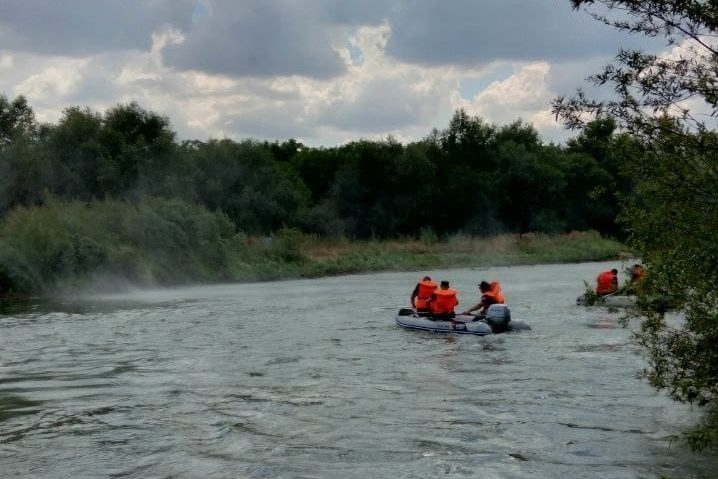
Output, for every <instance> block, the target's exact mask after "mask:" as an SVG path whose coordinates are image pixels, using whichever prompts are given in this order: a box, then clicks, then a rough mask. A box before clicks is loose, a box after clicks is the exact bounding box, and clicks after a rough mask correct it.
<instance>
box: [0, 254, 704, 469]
mask: <svg viewBox="0 0 718 479" xmlns="http://www.w3.org/2000/svg"><path fill="white" fill-rule="evenodd" d="M613 266H619V265H618V264H613V263H583V264H571V265H541V266H525V267H510V268H491V269H483V270H468V269H464V270H448V271H430V272H428V273H429V274H431V275H432V277H434V279H437V280H441V279H448V280H450V281H451V282H452V286H454V287H456V288H457V289H459V292H460V295H459V300H460V301H461V305H460V307H459V309H461V308H462V307H464V306H468V305H470V304H471V303H473V302H475V301H476V299H477V293H476V283H477V282H479V281H480V280H482V279H487V280H499V281H501V283H502V286H503V290H504V293H505V294H506V297H507V303H508V304H509V306H510V307H511V311H512V316H513V317H514V319H520V320H523V321H525V322H527V323H529V324H530V325H531V326H532V327H533V330H532V331H524V332H520V333H511V334H502V335H495V336H486V337H476V336H454V335H441V334H433V333H425V332H417V331H410V330H404V329H401V328H398V327H396V326H395V325H394V313H395V311H396V309H397V307H398V306H400V305H405V304H407V303H408V299H409V295H410V292H411V290H412V288H413V286H414V284H415V283H416V281H417V279H418V278H419V275H420V273H382V274H367V275H353V276H346V277H335V278H323V279H317V280H298V281H282V282H273V283H254V284H232V285H218V286H202V287H191V288H180V289H169V290H157V291H151V290H146V291H145V290H143V291H135V292H131V293H122V294H110V295H101V296H87V297H83V298H74V299H71V300H70V299H68V300H66V301H64V302H63V301H58V302H55V303H43V304H35V305H31V306H26V307H25V308H24V309H22V310H13V308H9V309H8V308H6V309H5V310H4V312H3V314H2V315H0V476H2V477H7V478H11V477H12V478H34V479H37V478H52V479H58V478H94V477H113V478H120V477H121V478H150V477H152V478H155V477H156V478H379V477H382V478H383V477H386V478H424V477H426V478H429V477H432V478H433V477H447V478H453V477H482V478H562V477H566V478H568V477H570V478H656V479H657V478H659V477H661V476H662V475H663V476H666V477H671V478H708V477H714V471H716V470H718V460H716V459H713V458H711V457H710V456H706V455H699V454H693V453H691V452H689V451H687V450H686V448H685V447H684V446H682V445H681V444H678V443H674V444H671V443H670V441H669V440H668V438H669V437H670V436H671V435H674V434H677V433H679V432H680V431H681V430H682V429H683V428H686V427H689V426H690V425H692V424H694V423H695V422H696V421H697V420H698V419H699V418H700V416H699V413H698V411H693V410H691V409H690V408H689V407H687V406H684V405H680V404H677V403H674V402H672V401H670V400H669V399H667V398H666V397H665V395H663V394H660V393H657V392H655V391H654V390H653V389H652V388H651V387H650V386H648V385H647V384H646V383H645V381H643V380H641V379H638V378H637V377H636V373H637V371H638V370H639V369H640V368H642V367H644V366H645V363H644V361H643V360H642V358H641V355H640V352H639V351H638V350H637V349H636V347H635V345H633V344H632V342H631V330H632V329H635V327H636V323H635V322H633V323H631V324H630V325H629V327H628V328H623V327H621V325H620V324H619V322H618V321H619V318H620V317H621V314H622V313H621V312H615V311H613V312H612V311H608V310H607V309H606V308H583V307H578V306H576V305H575V299H576V297H577V296H578V295H579V294H580V293H581V292H582V289H583V283H582V282H583V280H584V279H586V280H588V279H591V278H593V277H595V275H596V273H597V272H598V271H599V270H601V269H605V268H607V267H613ZM633 321H635V320H633Z"/></svg>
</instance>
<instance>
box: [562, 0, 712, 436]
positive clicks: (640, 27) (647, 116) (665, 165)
mask: <svg viewBox="0 0 718 479" xmlns="http://www.w3.org/2000/svg"><path fill="white" fill-rule="evenodd" d="M571 3H572V4H573V6H574V8H577V9H578V8H588V9H590V10H592V11H593V15H594V17H595V18H596V19H597V20H598V21H602V22H605V23H607V24H610V25H613V26H614V27H615V28H617V29H619V30H623V31H627V32H630V33H633V34H636V35H645V36H648V37H656V38H663V39H665V44H666V49H665V53H663V54H649V53H646V52H642V51H629V50H621V51H620V52H619V53H618V54H617V56H616V58H615V61H614V62H613V63H612V64H610V65H608V66H606V67H605V68H604V69H603V71H601V72H599V73H597V74H596V75H594V76H592V77H590V78H589V81H590V82H592V83H593V84H594V86H596V87H598V88H610V89H612V90H613V92H612V95H608V96H607V97H608V98H609V99H608V100H596V99H593V98H591V97H590V96H589V95H587V94H586V93H585V92H583V91H581V90H579V91H577V92H576V94H575V95H573V96H572V97H561V98H557V99H556V100H555V101H554V104H553V109H554V113H555V114H556V115H557V116H558V117H560V118H562V119H563V120H564V122H565V123H566V125H567V126H568V127H571V128H581V127H582V126H583V125H584V122H585V121H587V120H588V119H590V118H595V117H599V118H612V119H614V120H615V121H616V122H617V123H618V125H619V127H620V128H621V129H622V130H624V131H626V132H628V133H630V134H632V135H634V136H635V137H636V138H637V139H638V140H639V141H640V142H641V143H642V144H643V146H644V148H645V150H644V153H643V154H641V155H637V156H636V157H634V158H632V159H631V160H630V161H628V162H627V164H626V165H625V167H626V168H627V170H628V171H629V172H630V174H631V175H632V176H633V178H634V180H635V189H634V190H633V191H631V192H627V195H626V197H625V199H624V203H623V207H622V213H621V220H622V221H623V222H624V224H625V226H626V228H627V229H628V231H629V234H630V238H631V240H632V242H633V244H634V246H635V247H636V249H637V250H638V251H639V252H640V254H641V256H642V259H643V261H644V262H645V263H646V264H647V266H648V268H649V275H648V276H647V281H646V284H645V285H644V287H643V289H642V291H641V297H640V299H641V301H640V304H641V315H642V316H643V321H642V323H641V328H640V330H639V331H638V332H637V333H636V335H637V339H638V342H639V343H640V344H641V345H642V346H644V347H645V348H646V350H647V353H648V358H649V367H648V368H647V369H646V371H645V375H646V377H647V378H648V379H649V380H650V382H651V383H652V384H653V385H654V386H655V387H657V388H659V389H665V390H666V391H668V393H669V394H670V395H671V397H672V398H674V399H676V400H678V401H682V402H690V403H696V404H699V405H701V406H704V407H706V410H707V413H708V414H707V415H706V416H705V418H706V419H705V422H704V423H703V424H702V425H701V426H700V427H698V428H696V429H695V430H693V431H691V432H689V433H688V434H687V439H688V441H689V444H690V445H691V446H692V447H694V448H695V449H702V448H705V447H709V446H715V445H716V444H717V443H718V421H716V417H718V415H716V412H717V411H718V134H717V133H716V125H718V123H716V115H717V114H718V40H717V38H718V37H716V34H717V33H718V4H716V2H715V1H705V0H703V1H698V0H684V1H667V0H655V1H654V0H649V1H647V0H634V1H618V0H571ZM596 7H598V8H596ZM599 10H600V12H601V13H600V14H599V13H597V12H598V11H599ZM604 98H606V96H604ZM666 296H671V297H672V301H673V306H675V307H677V309H678V310H679V312H680V314H679V315H678V317H677V318H676V317H675V316H674V315H668V316H666V315H665V314H664V313H665V303H664V302H662V301H655V298H657V297H666Z"/></svg>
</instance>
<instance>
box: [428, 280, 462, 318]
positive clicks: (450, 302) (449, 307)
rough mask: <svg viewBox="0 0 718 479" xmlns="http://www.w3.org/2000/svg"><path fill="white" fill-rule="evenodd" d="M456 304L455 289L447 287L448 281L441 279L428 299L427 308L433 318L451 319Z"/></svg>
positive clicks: (457, 301)
mask: <svg viewBox="0 0 718 479" xmlns="http://www.w3.org/2000/svg"><path fill="white" fill-rule="evenodd" d="M458 304H459V300H458V299H457V297H456V290H455V289H453V288H450V287H449V282H448V281H442V282H441V285H440V286H439V288H438V289H436V290H435V291H434V294H433V295H432V296H431V299H430V300H429V309H430V310H431V315H432V316H433V317H434V319H444V320H446V319H452V318H453V317H454V307H455V306H456V305H458Z"/></svg>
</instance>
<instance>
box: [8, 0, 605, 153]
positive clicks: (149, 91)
mask: <svg viewBox="0 0 718 479" xmlns="http://www.w3.org/2000/svg"><path fill="white" fill-rule="evenodd" d="M75 1H81V0H75ZM332 1H333V0H332ZM462 1H463V2H464V4H466V5H468V3H466V1H464V0H462ZM327 2H328V3H327ZM327 2H323V3H321V4H319V3H317V4H312V5H309V6H306V8H304V9H303V8H300V7H299V6H298V5H299V4H296V3H293V1H292V0H276V1H273V2H270V3H271V5H270V4H268V6H264V7H260V6H254V7H252V6H248V5H247V4H242V5H231V4H230V3H229V2H228V0H212V1H207V2H206V6H207V9H206V10H205V11H203V12H201V15H200V14H198V15H197V16H196V18H195V22H194V23H193V24H192V25H191V26H187V25H185V24H183V23H182V22H181V21H176V22H174V23H172V22H167V23H163V22H161V21H158V20H157V18H155V19H154V20H153V21H152V23H148V24H146V25H144V26H143V27H142V28H143V29H142V35H144V36H146V37H147V38H148V39H149V40H148V41H145V40H143V41H142V42H140V43H133V42H130V41H128V40H127V38H125V37H123V42H125V41H126V42H125V43H122V42H120V43H119V44H114V43H113V44H112V49H108V48H105V49H104V50H103V49H102V48H92V49H90V50H91V51H92V52H93V53H92V55H91V56H84V55H83V54H82V52H80V53H77V54H76V55H77V56H75V57H69V56H66V55H65V56H59V55H56V54H52V51H54V50H56V49H48V48H43V49H40V50H38V51H41V52H42V54H36V53H30V52H28V51H27V50H28V49H25V50H23V51H20V50H17V51H12V50H0V72H2V75H0V92H5V93H7V94H8V95H10V96H12V95H17V94H25V95H27V96H28V99H29V100H30V103H31V105H32V106H33V108H35V110H36V111H37V112H38V113H39V116H40V117H41V118H40V119H41V120H43V121H55V120H57V118H58V117H59V115H60V112H61V111H62V109H63V108H65V107H67V106H69V105H82V106H84V105H87V106H90V107H91V108H94V109H103V108H106V107H108V106H112V105H115V104H117V103H118V102H128V101H137V102H138V103H139V104H140V105H142V106H144V107H145V108H148V109H151V110H154V111H156V112H158V113H160V114H164V115H167V116H168V117H169V118H170V119H171V121H172V123H173V125H174V127H175V128H176V130H177V131H178V134H179V136H180V137H181V138H198V139H205V138H207V137H210V136H211V137H223V136H229V137H232V138H237V139H239V138H245V137H255V138H262V139H280V140H281V139H286V138H289V137H301V138H303V139H304V140H305V141H306V142H307V143H308V144H312V145H319V144H324V145H332V144H336V143H341V142H346V141H351V140H353V139H357V138H383V137H386V136H387V135H389V134H390V135H393V136H394V137H395V138H397V139H399V140H402V141H411V140H416V139H420V138H421V137H423V136H425V135H427V134H428V133H429V132H430V131H431V129H432V128H434V127H438V128H444V127H446V125H447V124H448V121H449V118H450V117H451V115H452V113H453V111H454V109H455V108H458V107H463V108H466V109H467V110H468V111H469V112H470V113H473V114H478V115H480V116H482V117H484V118H486V119H487V120H489V121H491V122H497V123H507V122H511V121H514V120H515V119H517V118H519V117H521V118H522V119H524V120H525V121H528V122H533V123H534V125H535V126H536V127H537V129H538V130H539V131H540V132H541V133H543V134H545V135H547V138H549V139H550V138H563V137H565V136H566V133H565V132H564V131H563V129H562V128H561V126H560V125H557V124H556V123H555V121H554V119H553V116H552V115H551V114H550V111H549V110H550V101H551V100H552V99H553V98H554V97H555V96H557V95H559V94H564V93H570V92H571V90H573V88H575V87H580V86H583V83H582V78H583V77H584V76H585V74H588V73H590V72H593V71H595V70H596V69H597V68H593V66H594V65H597V63H596V62H598V64H599V65H600V63H604V61H603V60H602V59H601V58H600V57H595V58H593V59H591V60H590V61H588V60H583V59H582V60H581V61H577V62H574V63H566V62H564V63H556V61H552V60H551V59H550V58H543V57H542V58H531V59H528V60H525V61H523V60H516V58H514V57H516V56H517V54H515V53H516V51H518V50H515V51H514V50H512V51H513V53H511V52H510V51H509V50H511V49H510V48H509V47H510V45H504V46H503V47H502V48H503V49H504V50H506V52H507V53H506V55H507V57H506V58H508V59H497V60H495V61H493V62H482V63H476V61H475V59H474V57H473V56H472V55H473V53H471V52H464V53H466V55H464V53H462V54H461V55H462V56H461V58H459V59H456V61H453V62H452V61H449V60H450V59H451V58H453V57H452V55H451V54H449V53H447V51H448V50H450V49H451V48H453V46H452V44H451V43H450V42H449V43H446V42H444V43H446V44H444V43H442V42H443V41H444V40H446V39H447V38H453V37H452V34H448V33H446V32H444V34H442V35H443V36H439V37H437V41H436V42H435V43H434V44H433V45H432V48H434V49H435V51H432V52H431V54H430V55H429V53H426V54H423V53H422V54H421V55H420V56H422V55H423V57H422V58H424V57H425V58H424V59H423V60H421V59H415V58H414V53H411V52H409V51H408V50H402V51H403V52H404V53H402V54H401V55H399V54H397V51H398V50H397V49H396V48H398V47H397V45H398V44H397V42H403V41H406V38H405V37H404V36H405V35H406V34H407V31H408V30H407V29H408V28H409V27H410V25H408V24H406V23H405V22H403V21H402V20H401V18H402V12H404V13H407V12H406V9H407V8H410V5H409V4H408V3H406V2H405V1H404V0H396V1H394V2H389V3H390V4H391V6H390V7H381V6H380V4H381V3H382V2H378V1H377V2H371V4H362V5H358V4H352V7H351V8H350V9H348V5H349V3H341V2H340V3H341V5H345V6H347V7H346V8H345V7H343V6H341V5H338V6H337V5H334V3H332V2H329V1H328V0H327ZM159 4H161V5H164V6H165V7H166V6H167V5H169V3H167V2H166V0H162V1H161V2H160V3H158V5H159ZM492 4H495V2H494V3H492ZM183 5H185V6H186V1H185V2H184V3H183ZM282 5H289V6H290V7H291V8H289V7H288V8H289V10H287V11H289V12H292V14H293V15H295V18H294V20H296V22H297V25H304V26H305V27H310V26H315V27H317V28H319V29H321V32H319V33H317V34H315V35H311V36H309V37H305V36H304V34H303V33H301V32H300V31H299V30H297V29H296V28H295V29H290V31H289V32H288V33H286V32H285V34H283V35H282V36H280V38H281V39H283V40H284V41H289V40H292V39H294V40H296V41H297V42H300V40H301V39H303V38H309V39H310V40H311V41H314V42H316V41H318V40H321V41H323V42H325V43H326V44H325V45H323V47H322V50H321V55H319V56H314V57H312V56H311V55H310V54H311V52H307V51H304V50H302V55H303V56H300V60H301V58H305V57H306V58H307V59H309V60H311V61H310V63H307V64H302V65H300V64H299V63H301V61H300V62H299V63H296V62H294V63H291V64H282V65H270V64H269V63H267V64H264V67H263V68H264V70H263V71H262V74H263V75H265V76H256V75H247V76H242V75H237V69H236V68H234V67H232V65H229V66H226V65H225V66H222V65H219V64H216V65H214V66H215V67H217V68H214V67H213V68H207V69H203V68H201V66H202V62H201V61H200V60H201V59H198V58H195V57H194V56H192V55H195V54H200V53H201V52H203V51H205V50H203V48H204V47H206V46H207V45H213V44H214V43H213V42H215V43H216V42H217V41H220V42H224V43H221V44H222V45H224V44H226V42H227V41H228V40H227V39H226V38H225V39H221V40H217V39H214V40H213V39H212V36H217V35H218V34H219V33H221V32H222V31H225V30H227V29H230V30H231V27H232V20H233V18H234V15H235V14H237V13H238V12H239V13H242V12H245V13H247V12H249V13H250V14H251V15H254V17H252V18H257V19H265V20H272V21H275V20H276V21H277V22H279V23H277V24H278V25H284V23H283V22H286V21H287V19H286V18H279V17H277V15H278V13H277V12H279V13H282V12H283V11H282V10H281V8H280V9H279V10H278V6H279V7H282ZM317 5H320V6H319V7H317ZM322 5H323V6H322ZM332 5H334V6H333V7H332ZM421 5H422V7H421V9H419V10H416V11H412V12H410V13H411V15H413V16H416V15H417V14H418V13H417V12H419V13H420V12H421V11H424V10H426V9H427V8H429V7H428V5H429V4H428V3H426V2H423V3H421ZM330 7H331V8H330ZM340 7H341V8H340ZM163 8H164V7H163ZM417 8H418V7H417ZM432 8H433V7H432ZM472 8H473V7H472ZM501 8H503V9H504V10H505V8H504V7H501ZM537 8H538V7H537ZM541 8H543V7H541ZM422 9H423V10H422ZM430 10H431V9H430ZM500 10H501V9H500ZM432 11H433V10H432ZM467 11H472V10H467ZM501 11H503V10H501ZM482 12H483V13H482V15H483V16H482V21H483V22H488V21H489V19H487V18H485V17H487V16H490V13H491V9H490V8H488V7H487V8H486V9H484V10H482ZM284 13H285V14H286V12H284ZM319 13H323V14H321V15H320V14H319ZM310 14H311V15H310ZM314 14H316V15H314ZM312 15H313V16H312ZM411 15H410V16H411ZM222 17H224V18H222ZM450 17H451V18H454V19H456V18H457V14H456V12H453V13H452V14H451V15H450ZM431 20H432V21H433V20H434V19H431ZM427 21H428V20H427ZM317 22H320V23H321V22H323V23H321V25H320V24H318V23H317ZM465 23H466V22H465V21H463V20H462V23H461V24H462V25H464V24H465ZM0 24H2V21H0ZM175 24H177V25H180V26H177V25H175ZM148 25H150V26H153V29H151V30H150V29H149V27H148ZM212 25H217V26H220V27H222V29H224V30H222V29H220V30H219V31H213V30H212V28H210V27H211V26H212ZM422 25H423V26H422V28H424V27H427V24H426V22H425V23H424V24H422ZM432 25H433V26H432V27H431V28H432V31H434V30H436V29H437V28H451V26H450V25H447V26H445V27H442V26H441V25H439V24H436V22H434V23H433V24H432ZM255 27H256V28H255V29H254V30H252V31H253V32H254V33H256V34H258V35H259V37H260V38H264V39H265V40H266V41H265V43H263V44H262V45H260V46H261V47H262V49H268V50H267V51H268V52H270V53H271V55H269V56H268V57H267V59H268V60H272V61H274V60H277V61H279V60H281V59H282V58H284V54H285V53H287V52H282V51H281V50H282V44H281V43H280V44H272V42H273V41H274V39H275V36H274V35H272V33H273V32H271V31H260V30H258V29H259V28H260V27H259V26H255ZM427 28H428V27H427ZM548 30H551V29H550V28H549V29H548ZM397 31H399V32H401V35H404V36H402V37H400V38H397ZM422 31H423V30H422ZM245 33H246V34H247V35H249V33H247V32H245ZM245 33H243V34H242V35H245ZM250 33H251V32H250ZM254 33H253V34H254ZM446 35H448V37H447V36H446ZM200 37H201V38H200ZM232 38H235V39H236V38H241V39H245V40H246V44H245V45H244V46H242V49H240V50H237V51H240V52H245V53H247V52H249V51H253V50H255V48H254V47H255V46H256V45H255V44H254V43H252V42H253V38H254V37H251V35H250V36H246V35H245V36H241V35H240V37H236V35H235V36H234V37H232ZM442 38H443V39H444V40H442V41H438V40H441V39H442ZM75 40H77V39H75ZM75 40H73V41H75ZM38 41H39V40H38ZM503 41H508V40H507V39H504V40H503ZM512 41H514V42H516V44H515V45H514V47H512V48H514V49H519V50H520V48H521V41H519V40H516V39H514V40H512ZM145 43H146V47H145V48H144V49H138V48H137V45H142V44H145ZM230 43H231V42H230ZM118 45H119V46H118ZM122 45H129V46H131V48H129V47H127V48H125V49H124V50H123V49H118V48H119V47H120V46H122ZM227 45H229V44H227ZM229 46H231V45H229ZM392 46H393V47H392ZM304 47H305V46H303V45H299V43H297V44H296V45H294V46H293V49H292V50H291V51H294V52H298V51H299V50H298V49H301V48H304ZM58 49H59V47H58ZM193 49H194V50H193ZM260 50H261V49H260ZM82 51H84V50H82ZM412 51H413V52H415V49H413V50H412ZM168 52H174V54H178V52H182V55H183V57H182V58H183V61H186V62H188V64H192V65H193V68H192V69H184V68H178V67H177V66H175V63H174V62H168V59H174V60H177V58H174V57H172V56H171V55H170V56H169V57H168ZM193 52H194V53H193ZM442 52H443V53H444V54H446V56H445V57H444V58H446V59H449V60H447V61H444V62H443V63H442V62H439V61H438V60H439V59H440V58H441V55H442ZM225 53H226V52H225ZM469 53H471V54H469ZM549 53H550V52H549ZM184 55H190V56H189V57H185V56H184ZM307 55H310V56H307ZM427 55H428V56H427ZM519 56H521V55H519ZM429 57H430V58H429ZM222 58H224V59H225V60H227V61H230V62H231V61H233V60H232V59H233V57H232V55H228V56H226V58H225V57H222ZM222 58H219V57H215V58H213V59H212V61H218V59H219V60H221V59H222ZM322 58H325V59H330V60H331V61H330V63H331V64H329V65H325V66H326V67H327V68H328V69H325V70H324V71H323V73H321V74H317V75H313V74H312V72H313V70H312V69H311V68H309V69H307V65H310V64H314V63H316V64H317V65H318V64H319V63H321V61H322ZM511 58H513V59H511ZM295 60H296V59H295ZM293 61H294V60H293ZM312 62H314V63H312ZM317 62H319V63H317ZM280 63H281V62H280ZM180 65H181V66H184V67H186V66H187V65H184V64H182V62H180ZM292 65H294V66H292ZM589 66H590V67H591V68H589ZM220 67H221V68H220ZM245 67H247V65H245V66H244V67H242V68H245ZM294 67H296V68H294ZM242 68H240V70H242ZM247 68H248V67H247ZM312 68H313V67H312ZM322 68H324V67H322ZM250 70H251V69H250ZM250 70H246V69H245V70H242V71H243V72H245V73H247V72H249V73H251V71H250ZM329 73H331V74H329ZM468 84H471V89H470V90H469V89H467V85H468ZM566 89H569V91H566Z"/></svg>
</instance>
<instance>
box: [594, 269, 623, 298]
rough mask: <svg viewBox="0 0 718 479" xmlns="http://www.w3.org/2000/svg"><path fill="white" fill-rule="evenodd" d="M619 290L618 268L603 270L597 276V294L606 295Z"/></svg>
mask: <svg viewBox="0 0 718 479" xmlns="http://www.w3.org/2000/svg"><path fill="white" fill-rule="evenodd" d="M616 291H618V270H617V269H615V268H614V269H612V270H611V271H603V272H602V273H600V274H599V275H598V277H597V278H596V294H597V295H599V296H606V295H607V294H613V293H615V292H616Z"/></svg>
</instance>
